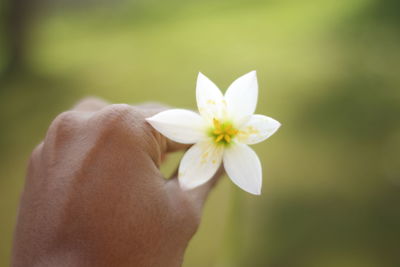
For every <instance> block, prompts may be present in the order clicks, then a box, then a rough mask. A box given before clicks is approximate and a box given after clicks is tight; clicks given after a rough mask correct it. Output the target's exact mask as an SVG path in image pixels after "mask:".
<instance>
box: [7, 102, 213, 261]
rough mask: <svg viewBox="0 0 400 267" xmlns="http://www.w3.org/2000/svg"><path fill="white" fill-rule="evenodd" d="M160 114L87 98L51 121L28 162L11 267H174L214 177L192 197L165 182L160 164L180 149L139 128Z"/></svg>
mask: <svg viewBox="0 0 400 267" xmlns="http://www.w3.org/2000/svg"><path fill="white" fill-rule="evenodd" d="M162 109H165V108H162V107H159V106H154V105H144V106H129V105H124V104H115V105H108V104H107V103H105V102H103V101H101V100H97V99H87V100H85V101H82V102H81V103H79V104H78V105H77V106H76V107H75V108H74V109H73V110H71V111H66V112H64V113H62V114H60V115H59V116H58V117H57V118H56V119H55V120H54V121H53V122H52V124H51V126H50V128H49V130H48V132H47V135H46V137H45V139H44V141H43V142H42V143H41V144H40V145H39V146H38V147H37V148H36V149H35V150H34V151H33V153H32V155H31V158H30V163H29V167H28V173H27V177H26V183H25V188H24V192H23V194H22V198H21V204H20V210H19V215H18V222H17V226H16V232H15V240H14V250H13V266H139V267H141V266H180V265H181V264H182V259H183V254H184V251H185V249H186V247H187V244H188V242H189V240H190V239H191V238H192V237H193V235H194V233H195V232H196V229H197V227H198V225H199V222H200V217H201V210H202V206H203V203H204V201H205V199H206V197H207V195H208V193H209V191H210V189H211V188H212V186H213V184H214V183H215V181H216V180H217V177H215V178H214V179H212V180H211V181H210V182H208V183H207V184H205V185H203V186H201V187H199V188H196V189H194V190H191V191H183V190H182V189H181V188H180V187H179V184H178V180H177V179H176V178H172V179H170V180H166V179H164V177H163V176H162V174H161V173H160V170H159V167H160V164H161V162H162V159H163V158H164V157H165V155H166V153H168V152H171V151H176V150H179V149H185V148H186V146H184V145H181V144H177V143H174V142H172V141H170V140H167V139H166V138H165V137H163V136H162V135H160V134H159V133H158V132H156V131H155V130H154V129H153V128H152V127H151V126H150V125H149V124H148V123H147V122H146V121H145V118H147V117H149V116H151V115H153V114H155V113H157V112H159V111H161V110H162ZM220 175H221V171H219V172H218V174H217V175H216V176H218V177H219V176H220Z"/></svg>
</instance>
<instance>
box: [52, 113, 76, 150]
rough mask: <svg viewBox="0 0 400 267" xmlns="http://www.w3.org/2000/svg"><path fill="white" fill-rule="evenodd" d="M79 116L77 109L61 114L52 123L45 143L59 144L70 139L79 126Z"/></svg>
mask: <svg viewBox="0 0 400 267" xmlns="http://www.w3.org/2000/svg"><path fill="white" fill-rule="evenodd" d="M78 116H79V113H78V112H77V111H65V112H63V113H61V114H59V115H58V116H57V117H56V118H55V119H54V120H53V122H52V123H51V124H50V127H49V129H48V131H47V135H46V138H45V143H46V144H53V145H56V146H58V145H62V144H64V143H65V141H66V140H69V139H70V138H71V137H72V136H73V134H74V132H75V129H76V128H77V125H78V121H79V120H78Z"/></svg>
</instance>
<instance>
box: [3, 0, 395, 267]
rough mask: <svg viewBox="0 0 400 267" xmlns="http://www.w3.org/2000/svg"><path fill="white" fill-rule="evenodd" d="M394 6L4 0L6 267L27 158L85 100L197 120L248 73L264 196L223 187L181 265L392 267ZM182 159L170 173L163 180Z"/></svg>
mask: <svg viewBox="0 0 400 267" xmlns="http://www.w3.org/2000/svg"><path fill="white" fill-rule="evenodd" d="M399 3H400V2H399V1H397V0H336V1H330V0H327V1H323V0H302V1H300V0H297V1H296V0H280V1H278V0H270V1H262V0H248V1H239V0H221V1H215V0H214V1H213V0H203V1H195V0H191V1H178V0H120V1H111V0H101V1H100V0H91V1H90V0H86V1H78V0H57V1H48V0H8V1H7V0H2V2H0V5H1V6H0V12H1V15H0V18H1V24H0V27H1V28H0V33H1V37H0V38H1V39H0V69H1V72H2V76H1V80H0V266H8V265H9V262H10V252H11V243H12V234H13V227H14V224H15V220H16V214H17V207H18V199H19V195H20V192H21V190H22V186H23V183H24V175H25V167H26V163H27V159H28V157H29V154H30V151H31V150H32V149H33V147H34V146H35V145H36V144H38V143H39V142H40V140H41V139H42V138H43V136H44V134H45V132H46V129H47V127H48V125H49V123H50V122H51V121H52V119H53V118H54V117H55V116H56V115H57V114H58V113H60V112H62V111H63V110H66V109H68V108H69V107H71V106H72V105H73V104H74V103H75V102H76V101H78V100H79V99H80V98H82V97H85V96H90V95H94V96H99V97H102V98H105V99H107V100H109V101H111V102H115V103H139V102H144V101H160V102H165V103H167V104H169V105H171V106H177V107H182V108H190V109H195V80H196V76H197V73H198V71H201V72H203V73H204V74H206V75H207V76H208V77H210V78H211V79H212V80H213V81H215V82H216V84H217V85H219V86H220V88H222V89H223V90H225V88H227V87H228V86H229V84H230V83H231V82H232V81H233V80H234V79H235V78H237V77H238V76H240V75H242V74H244V73H247V72H248V71H250V70H253V69H255V70H257V72H258V79H259V85H260V93H259V102H258V108H257V112H258V113H262V114H267V115H269V116H271V117H273V118H276V119H277V120H279V121H280V122H282V125H283V126H282V128H281V129H280V131H278V133H277V134H276V135H274V136H273V137H272V138H271V139H269V140H267V141H266V142H264V143H262V144H259V145H256V146H255V147H254V148H255V150H256V151H257V152H258V153H259V155H260V158H261V161H262V164H263V168H264V171H263V173H264V183H263V193H262V195H261V196H260V197H255V196H251V195H249V194H247V193H245V192H244V191H240V189H238V188H236V187H235V186H234V185H233V184H232V183H231V182H230V181H229V179H227V178H226V177H225V178H224V179H223V181H222V182H221V183H220V184H219V185H218V187H217V188H216V190H215V191H214V192H213V193H212V195H211V197H210V199H209V201H208V202H207V205H206V207H205V216H204V218H203V221H202V224H201V227H200V230H199V232H198V234H197V235H196V236H195V237H194V239H193V241H192V242H191V243H190V246H189V249H188V251H187V254H186V257H185V263H184V266H185V267H189V266H190V267H197V266H199V267H200V266H227V267H231V266H232V267H236V266H256V267H257V266H267V267H270V266H271V267H321V266H323V267H398V266H400V207H399V203H400V4H399ZM179 157H180V155H175V156H174V157H172V158H171V159H170V160H169V162H168V163H167V166H165V167H164V169H163V171H165V172H166V173H168V172H170V171H171V170H172V168H173V167H174V166H175V165H176V164H177V162H178V160H179Z"/></svg>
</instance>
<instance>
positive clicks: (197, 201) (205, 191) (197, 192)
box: [166, 165, 225, 211]
mask: <svg viewBox="0 0 400 267" xmlns="http://www.w3.org/2000/svg"><path fill="white" fill-rule="evenodd" d="M224 174H225V171H224V168H223V166H222V165H221V167H220V168H219V169H218V171H217V172H216V173H215V174H214V176H213V178H211V179H210V180H209V181H208V182H207V183H205V184H203V185H201V186H199V187H196V188H193V189H191V190H183V189H182V188H181V187H180V185H179V181H178V179H177V176H176V175H177V172H176V174H175V176H174V177H173V179H170V180H168V181H167V182H166V186H167V189H169V190H173V191H174V190H179V191H180V193H183V194H184V195H185V196H186V197H187V198H189V199H190V201H191V202H192V204H193V205H194V206H195V208H196V209H197V210H198V211H201V210H202V208H203V206H204V203H205V201H206V200H207V198H208V195H209V194H210V192H211V191H212V189H213V188H214V187H215V186H216V184H217V183H218V181H219V180H220V179H221V177H222V176H223V175H224ZM173 195H180V194H175V193H174V194H173Z"/></svg>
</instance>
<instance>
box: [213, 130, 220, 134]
mask: <svg viewBox="0 0 400 267" xmlns="http://www.w3.org/2000/svg"><path fill="white" fill-rule="evenodd" d="M213 133H214V134H216V135H220V134H222V130H221V129H215V130H214V131H213Z"/></svg>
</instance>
